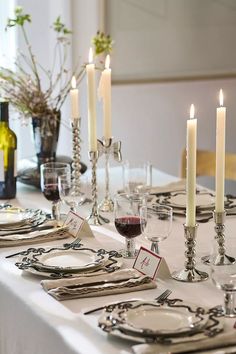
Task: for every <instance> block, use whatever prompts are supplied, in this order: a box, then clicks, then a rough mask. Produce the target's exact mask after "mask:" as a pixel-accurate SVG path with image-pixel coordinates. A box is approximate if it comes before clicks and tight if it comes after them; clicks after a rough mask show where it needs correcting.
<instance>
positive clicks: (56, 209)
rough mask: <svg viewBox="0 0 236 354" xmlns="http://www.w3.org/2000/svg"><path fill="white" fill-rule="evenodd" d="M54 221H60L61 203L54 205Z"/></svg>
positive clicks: (54, 203)
mask: <svg viewBox="0 0 236 354" xmlns="http://www.w3.org/2000/svg"><path fill="white" fill-rule="evenodd" d="M52 219H54V220H56V221H59V220H60V202H53V203H52Z"/></svg>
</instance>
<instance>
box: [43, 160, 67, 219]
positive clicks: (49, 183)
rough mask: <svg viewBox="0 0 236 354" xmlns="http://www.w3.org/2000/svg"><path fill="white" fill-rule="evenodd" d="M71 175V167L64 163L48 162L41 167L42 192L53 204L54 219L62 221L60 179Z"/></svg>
mask: <svg viewBox="0 0 236 354" xmlns="http://www.w3.org/2000/svg"><path fill="white" fill-rule="evenodd" d="M69 173H70V165H69V164H67V163H62V162H47V163H44V164H42V165H41V166H40V182H41V190H42V192H43V194H44V196H45V198H46V199H47V200H49V201H51V202H52V219H55V220H57V221H59V220H60V194H59V188H58V177H59V176H62V175H66V174H69Z"/></svg>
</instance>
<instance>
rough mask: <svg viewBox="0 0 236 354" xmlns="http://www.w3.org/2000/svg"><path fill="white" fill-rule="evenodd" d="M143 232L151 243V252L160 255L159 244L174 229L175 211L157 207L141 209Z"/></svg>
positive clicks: (166, 207) (169, 208) (167, 207)
mask: <svg viewBox="0 0 236 354" xmlns="http://www.w3.org/2000/svg"><path fill="white" fill-rule="evenodd" d="M140 218H141V220H142V223H141V231H142V234H143V235H144V237H145V238H146V239H147V240H149V241H151V250H152V251H153V252H155V253H158V254H159V242H160V241H163V240H165V239H166V238H167V237H168V236H169V234H170V232H171V229H172V219H173V210H172V208H171V207H169V206H164V205H163V206H162V205H155V206H152V207H150V208H149V207H147V206H143V207H142V208H140Z"/></svg>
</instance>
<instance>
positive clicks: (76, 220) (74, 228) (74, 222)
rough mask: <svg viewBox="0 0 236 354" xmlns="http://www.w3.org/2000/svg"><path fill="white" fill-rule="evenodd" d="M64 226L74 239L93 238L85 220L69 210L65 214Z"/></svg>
mask: <svg viewBox="0 0 236 354" xmlns="http://www.w3.org/2000/svg"><path fill="white" fill-rule="evenodd" d="M64 225H68V227H69V228H68V232H69V233H70V234H71V235H72V236H74V237H78V236H80V237H81V238H82V237H84V236H92V237H93V236H94V235H93V233H92V230H91V228H90V226H89V224H88V223H87V220H85V219H83V218H81V216H79V215H78V214H76V213H74V212H73V211H71V210H70V211H69V213H68V214H67V218H66V220H65V222H64Z"/></svg>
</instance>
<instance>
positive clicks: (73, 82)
mask: <svg viewBox="0 0 236 354" xmlns="http://www.w3.org/2000/svg"><path fill="white" fill-rule="evenodd" d="M71 87H72V88H73V89H75V88H76V78H75V76H73V77H72V79H71Z"/></svg>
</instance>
